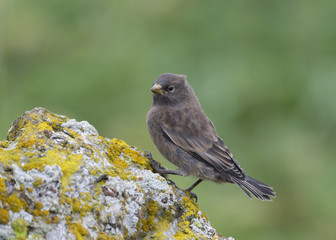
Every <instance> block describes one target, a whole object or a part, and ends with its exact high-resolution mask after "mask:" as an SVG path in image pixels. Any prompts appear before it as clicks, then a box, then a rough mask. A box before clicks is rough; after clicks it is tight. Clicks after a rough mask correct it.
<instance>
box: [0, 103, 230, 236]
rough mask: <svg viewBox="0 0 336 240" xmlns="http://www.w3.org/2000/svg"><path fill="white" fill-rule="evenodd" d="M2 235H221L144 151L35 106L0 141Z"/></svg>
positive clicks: (15, 122)
mask: <svg viewBox="0 0 336 240" xmlns="http://www.w3.org/2000/svg"><path fill="white" fill-rule="evenodd" d="M0 239H50V240H56V239H101V240H103V239H225V238H224V237H222V236H220V235H219V234H218V233H217V232H216V230H215V229H214V228H212V227H211V225H210V223H209V221H208V220H207V218H206V216H205V215H204V214H203V213H202V212H201V211H200V209H199V208H198V205H197V204H195V203H194V201H193V199H192V198H191V196H190V195H188V194H187V193H185V192H184V191H182V190H180V189H178V188H176V187H174V186H173V185H169V184H168V182H167V181H166V179H165V178H163V177H161V176H160V175H158V174H156V173H153V172H152V169H151V166H150V163H149V160H148V159H147V158H146V155H145V153H143V152H141V151H139V150H138V149H136V148H134V147H131V146H129V145H127V144H126V143H125V142H123V141H121V140H118V139H112V140H110V139H107V138H103V137H101V136H99V135H98V132H97V131H96V129H95V128H94V127H93V126H91V125H90V124H89V123H88V122H86V121H82V122H77V121H76V120H74V119H69V118H67V117H65V116H62V115H57V114H54V113H51V112H49V111H48V110H46V109H43V108H34V109H33V110H31V111H28V112H26V113H24V114H23V115H22V116H21V117H19V118H18V119H17V120H15V121H14V122H13V123H12V125H11V128H10V129H9V131H8V137H7V140H3V141H1V142H0ZM231 239H232V238H231Z"/></svg>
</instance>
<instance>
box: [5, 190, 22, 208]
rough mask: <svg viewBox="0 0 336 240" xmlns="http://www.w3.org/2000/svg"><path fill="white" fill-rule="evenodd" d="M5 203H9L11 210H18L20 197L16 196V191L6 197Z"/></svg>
mask: <svg viewBox="0 0 336 240" xmlns="http://www.w3.org/2000/svg"><path fill="white" fill-rule="evenodd" d="M7 203H8V204H9V206H10V209H11V210H12V211H13V212H20V210H21V207H22V204H21V201H20V199H19V198H18V196H17V193H14V194H12V195H10V196H9V197H8V198H7Z"/></svg>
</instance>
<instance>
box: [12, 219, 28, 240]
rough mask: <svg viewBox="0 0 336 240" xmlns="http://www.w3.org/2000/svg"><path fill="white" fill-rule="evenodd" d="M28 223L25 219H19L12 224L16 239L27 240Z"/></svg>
mask: <svg viewBox="0 0 336 240" xmlns="http://www.w3.org/2000/svg"><path fill="white" fill-rule="evenodd" d="M28 225H29V224H28V223H27V222H26V221H25V220H24V219H23V218H18V219H17V220H15V221H14V222H13V223H12V229H13V232H14V235H15V238H16V239H19V240H21V239H22V240H24V239H26V238H27V230H28V228H27V227H28Z"/></svg>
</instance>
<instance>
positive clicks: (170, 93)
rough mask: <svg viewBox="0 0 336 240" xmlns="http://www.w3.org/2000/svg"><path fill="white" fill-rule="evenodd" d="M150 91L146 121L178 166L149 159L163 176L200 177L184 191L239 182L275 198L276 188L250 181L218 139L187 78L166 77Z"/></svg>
mask: <svg viewBox="0 0 336 240" xmlns="http://www.w3.org/2000/svg"><path fill="white" fill-rule="evenodd" d="M150 91H151V92H152V93H153V102H152V106H151V108H150V110H149V111H148V113H147V117H146V121H147V127H148V131H149V134H150V136H151V139H152V140H153V142H154V144H155V145H156V147H157V149H158V150H159V152H160V153H161V154H162V155H163V156H164V157H165V158H166V159H167V160H168V161H170V162H171V163H173V164H174V165H176V166H177V167H178V169H177V170H169V169H166V168H164V167H161V165H160V164H158V162H156V161H155V160H154V159H153V158H152V157H151V155H150V157H149V159H150V161H151V163H152V166H153V168H154V170H155V171H156V172H158V173H159V174H163V175H165V174H172V175H180V176H189V175H192V176H196V177H197V178H198V180H197V181H196V182H195V183H194V184H192V185H191V186H190V187H188V188H187V189H185V190H186V191H187V192H189V193H191V194H192V196H194V197H195V198H196V201H197V195H196V194H194V193H192V192H191V191H192V190H193V189H194V188H195V187H196V186H197V185H198V184H199V183H201V182H202V181H203V180H210V181H213V182H216V183H234V184H236V185H237V186H238V187H240V189H242V190H243V191H244V193H245V194H246V195H247V196H248V197H249V198H252V195H253V196H255V197H256V198H257V199H260V200H263V201H272V198H275V192H274V191H273V188H272V187H271V186H269V185H267V184H265V183H263V182H261V181H259V180H257V179H255V178H252V177H250V176H248V175H247V174H246V173H245V171H244V170H243V169H242V167H241V166H240V165H239V163H238V161H237V160H236V159H235V158H234V157H233V155H232V153H231V152H230V151H229V149H228V148H227V146H226V145H225V144H224V142H223V140H222V139H221V138H220V137H219V135H218V134H217V131H216V129H215V126H214V124H213V123H212V122H211V120H210V119H209V118H208V117H207V115H206V114H205V112H204V111H203V109H202V107H201V105H200V103H199V101H198V99H197V96H196V94H195V92H194V90H193V89H192V87H191V86H190V85H189V83H188V81H187V78H186V75H183V74H173V73H164V74H161V75H160V76H159V77H158V78H157V79H156V80H155V82H154V84H153V86H152V88H150Z"/></svg>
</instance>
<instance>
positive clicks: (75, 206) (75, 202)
mask: <svg viewBox="0 0 336 240" xmlns="http://www.w3.org/2000/svg"><path fill="white" fill-rule="evenodd" d="M72 201H73V203H72V211H74V212H79V211H80V207H81V203H80V201H78V199H77V198H74V199H72Z"/></svg>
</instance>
